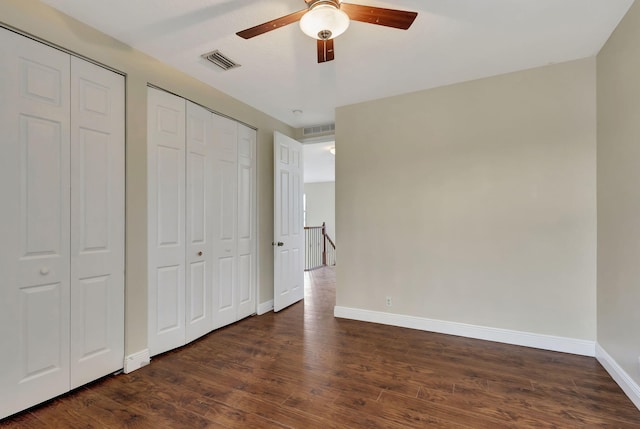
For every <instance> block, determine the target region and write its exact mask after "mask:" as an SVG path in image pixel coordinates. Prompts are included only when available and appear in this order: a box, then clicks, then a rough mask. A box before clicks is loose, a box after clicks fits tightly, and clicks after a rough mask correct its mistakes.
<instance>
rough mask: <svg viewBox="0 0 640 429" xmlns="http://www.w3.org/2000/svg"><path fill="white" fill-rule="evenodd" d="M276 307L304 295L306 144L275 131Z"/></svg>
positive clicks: (279, 308)
mask: <svg viewBox="0 0 640 429" xmlns="http://www.w3.org/2000/svg"><path fill="white" fill-rule="evenodd" d="M273 160H274V182H275V186H274V201H273V205H274V227H273V228H274V242H273V244H274V246H273V249H274V252H273V261H274V269H273V276H274V279H273V309H274V311H280V310H282V309H283V308H286V307H288V306H290V305H291V304H293V303H295V302H298V301H300V300H301V299H303V298H304V225H303V223H304V219H303V213H302V210H303V209H302V195H303V193H304V188H303V177H304V176H303V166H304V164H303V159H302V144H301V143H300V142H297V141H295V140H293V139H292V138H290V137H287V136H285V135H284V134H280V133H279V132H277V131H275V132H274V136H273Z"/></svg>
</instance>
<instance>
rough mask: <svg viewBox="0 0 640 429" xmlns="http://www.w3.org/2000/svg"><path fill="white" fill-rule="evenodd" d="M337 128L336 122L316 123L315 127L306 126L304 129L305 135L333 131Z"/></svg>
mask: <svg viewBox="0 0 640 429" xmlns="http://www.w3.org/2000/svg"><path fill="white" fill-rule="evenodd" d="M335 130H336V124H326V125H314V126H313V127H305V128H304V129H303V130H302V135H303V136H313V135H315V134H324V133H332V132H334V131H335Z"/></svg>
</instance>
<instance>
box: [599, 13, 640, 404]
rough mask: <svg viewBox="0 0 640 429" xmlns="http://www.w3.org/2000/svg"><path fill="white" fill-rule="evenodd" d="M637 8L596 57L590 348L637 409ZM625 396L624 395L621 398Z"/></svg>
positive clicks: (639, 210)
mask: <svg viewBox="0 0 640 429" xmlns="http://www.w3.org/2000/svg"><path fill="white" fill-rule="evenodd" d="M639 261H640V4H639V3H638V2H636V3H635V4H634V5H633V6H631V9H630V10H629V12H628V13H627V15H626V16H625V18H624V19H623V20H622V22H621V23H620V25H619V26H618V28H617V29H616V31H615V32H614V33H613V35H612V36H611V38H610V40H609V41H608V42H607V44H606V45H605V47H604V48H603V49H602V51H601V52H600V54H599V55H598V343H599V345H600V346H601V347H602V348H603V349H604V350H605V351H606V353H608V355H609V356H610V357H611V358H612V359H613V361H614V362H615V364H616V365H617V366H618V367H619V369H620V370H621V371H624V372H625V373H626V374H627V376H628V377H630V378H631V380H633V382H634V383H635V386H634V387H635V398H634V400H635V403H636V405H637V406H638V407H640V387H638V385H640V365H639V363H638V358H639V356H640V263H639ZM627 393H629V392H627Z"/></svg>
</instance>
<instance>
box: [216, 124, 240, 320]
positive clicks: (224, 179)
mask: <svg viewBox="0 0 640 429" xmlns="http://www.w3.org/2000/svg"><path fill="white" fill-rule="evenodd" d="M213 127H214V136H215V137H214V140H215V158H214V161H215V163H214V168H213V169H214V196H213V207H214V209H215V213H214V220H213V223H212V226H213V240H214V243H213V244H214V250H213V253H214V255H213V264H214V277H213V297H212V298H213V317H214V328H219V327H221V326H225V325H228V324H230V323H233V322H235V321H236V320H237V318H236V310H237V282H238V280H237V266H238V258H237V246H238V240H237V213H238V211H237V196H238V191H237V180H238V179H237V176H238V164H237V156H238V155H237V147H238V143H237V141H238V125H237V122H235V121H233V120H231V119H228V118H224V117H222V116H219V115H214V119H213Z"/></svg>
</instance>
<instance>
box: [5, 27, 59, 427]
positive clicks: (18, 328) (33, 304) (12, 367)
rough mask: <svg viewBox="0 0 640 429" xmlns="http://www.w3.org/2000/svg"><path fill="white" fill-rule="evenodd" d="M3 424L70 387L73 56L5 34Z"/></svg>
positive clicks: (8, 33) (14, 35) (12, 34)
mask: <svg viewBox="0 0 640 429" xmlns="http://www.w3.org/2000/svg"><path fill="white" fill-rule="evenodd" d="M0 58H2V60H0V100H1V101H0V130H2V155H1V156H0V219H1V222H0V237H2V238H1V241H0V339H1V342H2V345H1V346H0V368H1V369H0V418H2V417H5V416H7V415H9V414H12V413H15V412H17V411H19V410H21V409H24V408H27V407H29V406H31V405H34V404H37V403H39V402H42V401H44V400H46V399H49V398H52V397H54V396H56V395H59V394H61V393H63V392H66V391H67V390H68V389H69V306H70V298H69V264H70V261H69V258H70V256H69V241H70V239H69V237H70V232H69V228H70V226H69V206H70V196H69V180H70V179H69V175H70V168H69V55H67V54H64V53H62V52H59V51H57V50H54V49H52V48H49V47H47V46H44V45H42V44H39V43H37V42H34V41H32V40H29V39H26V38H24V37H21V36H18V35H16V34H14V33H11V32H9V31H7V30H3V29H0Z"/></svg>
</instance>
